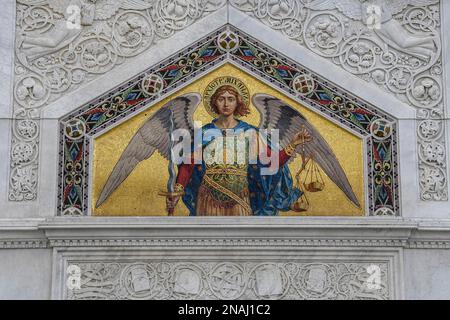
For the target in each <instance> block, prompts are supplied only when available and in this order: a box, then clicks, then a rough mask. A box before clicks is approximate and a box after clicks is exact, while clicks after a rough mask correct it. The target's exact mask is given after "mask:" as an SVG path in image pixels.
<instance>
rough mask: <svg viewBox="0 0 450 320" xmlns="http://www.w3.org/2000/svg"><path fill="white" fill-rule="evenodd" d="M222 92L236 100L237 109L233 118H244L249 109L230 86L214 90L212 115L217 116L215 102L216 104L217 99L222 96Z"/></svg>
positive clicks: (217, 111)
mask: <svg viewBox="0 0 450 320" xmlns="http://www.w3.org/2000/svg"><path fill="white" fill-rule="evenodd" d="M224 92H228V93H230V94H232V95H233V96H234V97H235V98H236V101H237V107H236V110H234V113H233V114H234V115H235V116H239V117H244V116H246V115H248V114H249V113H250V108H249V107H248V106H247V105H246V104H245V103H244V101H243V100H242V97H241V95H240V94H239V92H238V91H237V90H236V89H235V88H234V87H233V86H230V85H223V86H221V87H219V88H218V89H217V90H216V92H214V94H213V95H212V97H211V110H212V111H213V112H214V113H216V114H219V110H218V109H217V105H216V102H217V99H218V98H219V96H220V95H221V94H223V93H224Z"/></svg>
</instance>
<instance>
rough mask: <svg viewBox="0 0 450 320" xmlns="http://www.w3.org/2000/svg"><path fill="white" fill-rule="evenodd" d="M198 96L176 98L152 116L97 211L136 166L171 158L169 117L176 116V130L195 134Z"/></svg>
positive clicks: (113, 176) (108, 184)
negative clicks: (152, 159)
mask: <svg viewBox="0 0 450 320" xmlns="http://www.w3.org/2000/svg"><path fill="white" fill-rule="evenodd" d="M200 100H201V97H200V95H199V94H197V93H188V94H185V95H183V96H180V97H177V98H175V99H173V100H171V101H169V102H168V103H166V104H165V105H164V106H162V107H161V109H159V110H158V111H157V112H156V113H155V114H154V115H153V116H151V117H150V118H149V119H148V120H147V121H146V122H145V123H144V124H143V125H142V127H141V128H140V129H139V130H138V131H137V132H136V134H135V135H134V136H133V138H132V139H131V141H130V143H129V144H128V146H127V147H126V148H125V151H124V152H123V153H122V155H121V156H120V159H119V161H118V162H117V163H116V165H115V167H114V169H113V171H112V172H111V174H110V176H109V177H108V180H107V181H106V183H105V185H104V186H103V189H102V192H101V193H100V197H99V198H98V200H97V203H96V207H99V206H100V205H101V204H102V203H103V202H104V201H105V200H106V199H107V198H108V197H109V196H110V195H111V193H112V192H114V190H116V189H117V187H118V186H119V185H120V184H121V183H122V182H123V181H124V180H125V179H126V178H127V177H128V176H129V175H130V173H131V172H132V171H133V169H134V168H135V167H136V165H137V164H138V163H139V162H141V161H143V160H145V159H148V158H150V157H151V156H152V154H153V153H154V152H155V151H159V153H161V155H163V156H164V157H165V158H166V159H169V158H170V133H169V130H170V116H171V114H173V130H176V129H185V130H189V131H190V132H191V133H192V132H193V131H194V124H193V120H192V116H193V114H194V112H195V110H196V109H197V106H198V104H199V103H200Z"/></svg>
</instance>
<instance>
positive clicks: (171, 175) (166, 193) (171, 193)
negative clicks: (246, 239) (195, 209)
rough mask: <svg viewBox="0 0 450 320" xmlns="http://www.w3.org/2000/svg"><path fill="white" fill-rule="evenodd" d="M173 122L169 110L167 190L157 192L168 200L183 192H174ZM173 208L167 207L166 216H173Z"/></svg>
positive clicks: (171, 111)
mask: <svg viewBox="0 0 450 320" xmlns="http://www.w3.org/2000/svg"><path fill="white" fill-rule="evenodd" d="M174 126H175V125H174V122H173V110H170V125H169V137H170V145H169V148H170V149H169V150H170V153H169V164H168V167H167V169H168V171H169V180H168V181H167V191H165V190H162V191H160V192H159V193H158V194H159V195H160V196H165V197H167V198H169V200H171V198H173V197H176V196H182V195H183V194H184V192H182V191H181V192H180V191H178V192H176V191H175V182H176V175H175V174H176V171H175V164H174V163H173V158H174V156H173V146H174V145H175V142H174V141H173V139H172V133H173V128H174ZM174 210H175V208H168V209H167V215H168V216H173V212H174Z"/></svg>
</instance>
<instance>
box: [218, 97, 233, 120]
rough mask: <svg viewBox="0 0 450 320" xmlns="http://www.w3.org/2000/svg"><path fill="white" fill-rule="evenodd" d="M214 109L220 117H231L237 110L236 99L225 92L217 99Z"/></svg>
mask: <svg viewBox="0 0 450 320" xmlns="http://www.w3.org/2000/svg"><path fill="white" fill-rule="evenodd" d="M216 107H217V111H218V112H219V114H220V115H223V116H226V117H228V116H231V115H233V114H234V111H235V110H236V108H237V100H236V97H235V96H234V95H233V94H232V93H230V92H228V91H225V92H223V93H222V94H221V95H219V96H218V97H217V100H216Z"/></svg>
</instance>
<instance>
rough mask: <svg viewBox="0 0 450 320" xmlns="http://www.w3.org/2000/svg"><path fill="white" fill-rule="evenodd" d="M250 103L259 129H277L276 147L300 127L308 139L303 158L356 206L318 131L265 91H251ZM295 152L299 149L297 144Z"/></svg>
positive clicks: (333, 158)
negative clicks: (311, 158) (320, 170)
mask: <svg viewBox="0 0 450 320" xmlns="http://www.w3.org/2000/svg"><path fill="white" fill-rule="evenodd" d="M252 100H253V104H254V105H255V107H256V108H257V109H258V111H259V112H260V114H261V122H260V129H278V130H280V131H279V139H280V147H281V148H284V147H285V146H286V145H288V144H289V143H290V142H291V141H292V140H293V138H294V137H295V135H296V134H297V133H298V132H299V131H300V130H301V129H302V126H303V127H304V128H305V129H306V130H307V131H308V132H309V134H310V135H311V137H312V140H311V141H309V142H308V143H306V144H305V153H306V157H313V158H314V161H315V162H317V164H318V165H319V166H320V167H321V168H322V170H323V171H324V172H325V174H326V175H327V176H328V177H329V178H330V179H331V180H332V181H333V182H334V183H335V184H336V185H337V186H338V187H339V189H341V190H342V191H343V192H344V194H345V195H346V196H347V198H348V199H349V200H350V201H351V202H353V203H354V204H355V205H356V206H358V207H360V204H359V201H358V198H357V197H356V195H355V193H354V192H353V190H352V187H351V185H350V182H349V181H348V178H347V176H346V175H345V172H344V170H343V169H342V167H341V165H340V164H339V161H338V159H337V158H336V156H335V154H334V153H333V150H331V148H330V146H329V145H328V143H327V142H326V141H325V140H324V139H323V138H322V136H321V135H320V133H319V132H318V131H317V130H316V129H315V128H314V127H313V126H312V125H311V124H310V123H309V122H308V121H307V120H306V119H305V118H304V117H303V116H302V115H301V114H300V112H298V111H297V110H295V109H294V108H292V107H291V106H289V105H288V104H286V103H284V102H283V101H281V100H280V99H278V98H275V97H273V96H270V95H267V94H261V93H259V94H255V95H254V96H253V99H252ZM297 152H300V146H298V150H297Z"/></svg>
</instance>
